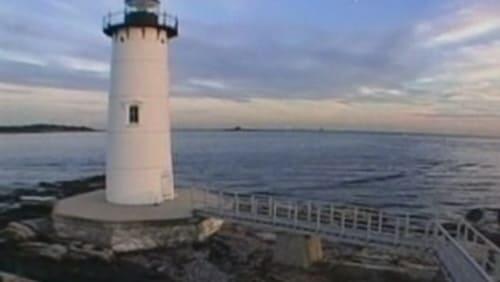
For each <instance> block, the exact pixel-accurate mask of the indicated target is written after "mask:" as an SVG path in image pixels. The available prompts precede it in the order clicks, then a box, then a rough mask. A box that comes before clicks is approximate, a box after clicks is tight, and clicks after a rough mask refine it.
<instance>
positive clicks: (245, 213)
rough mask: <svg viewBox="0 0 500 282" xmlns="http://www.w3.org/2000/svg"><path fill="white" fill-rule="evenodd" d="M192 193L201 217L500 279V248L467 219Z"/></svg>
mask: <svg viewBox="0 0 500 282" xmlns="http://www.w3.org/2000/svg"><path fill="white" fill-rule="evenodd" d="M192 195H193V196H192V197H193V198H192V204H193V207H194V209H195V211H196V213H198V214H199V215H203V216H213V217H218V218H221V219H224V220H226V221H231V222H235V223H239V224H246V225H251V226H253V227H265V228H271V229H273V230H275V231H285V232H291V233H297V234H308V235H317V236H320V237H322V238H324V239H326V240H330V241H334V242H342V243H349V244H355V245H360V246H375V247H378V248H388V249H390V250H393V251H394V250H395V251H400V252H403V251H404V252H405V254H408V251H417V252H418V255H422V254H428V255H432V256H434V257H436V258H437V259H438V261H439V263H440V266H441V268H442V270H443V271H442V272H443V274H444V275H445V277H446V278H447V279H448V280H449V281H454V282H476V281H477V282H497V281H500V280H499V279H498V277H500V276H499V270H500V265H499V262H500V250H499V249H498V247H496V246H495V244H493V243H492V242H491V241H490V240H488V239H487V238H486V237H484V236H483V235H482V234H481V233H480V232H478V231H477V230H476V229H475V228H474V227H472V226H471V225H470V224H469V223H467V222H465V221H460V222H459V223H458V224H451V225H450V224H443V223H441V222H439V221H437V220H436V219H435V218H430V217H425V216H421V215H415V214H409V213H406V214H399V213H390V212H384V211H381V210H376V209H371V208H365V207H356V206H350V205H345V204H338V203H331V202H326V201H308V200H301V199H293V198H282V197H275V196H268V195H260V194H241V193H235V192H227V191H216V190H208V189H205V190H201V193H193V194H192ZM450 226H451V227H450ZM494 277H495V278H494Z"/></svg>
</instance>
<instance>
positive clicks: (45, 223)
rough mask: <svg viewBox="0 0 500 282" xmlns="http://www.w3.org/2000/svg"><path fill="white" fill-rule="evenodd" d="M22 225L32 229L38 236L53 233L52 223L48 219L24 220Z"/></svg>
mask: <svg viewBox="0 0 500 282" xmlns="http://www.w3.org/2000/svg"><path fill="white" fill-rule="evenodd" d="M20 223H21V224H22V225H25V226H28V227H29V228H31V229H32V230H33V231H34V232H35V233H36V234H37V235H47V234H49V233H52V232H53V229H52V222H51V221H50V219H48V218H36V219H29V220H23V221H21V222H20Z"/></svg>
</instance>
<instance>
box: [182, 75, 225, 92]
mask: <svg viewBox="0 0 500 282" xmlns="http://www.w3.org/2000/svg"><path fill="white" fill-rule="evenodd" d="M188 82H189V84H190V85H192V86H195V87H201V88H208V89H214V90H224V89H226V88H228V86H227V85H226V84H225V83H224V82H223V81H220V80H214V79H204V78H191V79H189V81H188Z"/></svg>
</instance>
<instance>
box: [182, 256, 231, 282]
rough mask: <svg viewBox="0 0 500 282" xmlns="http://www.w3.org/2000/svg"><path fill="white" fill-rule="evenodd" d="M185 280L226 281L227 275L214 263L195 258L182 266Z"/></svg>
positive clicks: (191, 281) (198, 281) (189, 281)
mask: <svg viewBox="0 0 500 282" xmlns="http://www.w3.org/2000/svg"><path fill="white" fill-rule="evenodd" d="M184 271H185V272H186V279H185V281H187V282H226V281H229V277H228V275H227V274H226V273H224V272H222V271H220V270H219V269H218V268H217V267H216V266H215V265H213V264H211V263H210V262H208V261H206V260H201V259H197V260H195V261H193V262H191V263H189V264H187V265H185V266H184Z"/></svg>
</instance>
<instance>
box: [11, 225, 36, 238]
mask: <svg viewBox="0 0 500 282" xmlns="http://www.w3.org/2000/svg"><path fill="white" fill-rule="evenodd" d="M3 235H4V236H5V237H6V238H7V239H12V240H14V241H28V240H31V239H34V238H35V237H36V235H37V234H36V232H35V231H34V230H33V229H32V228H31V227H30V226H28V225H25V224H23V223H21V222H11V223H9V225H7V228H5V230H4V231H3Z"/></svg>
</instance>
